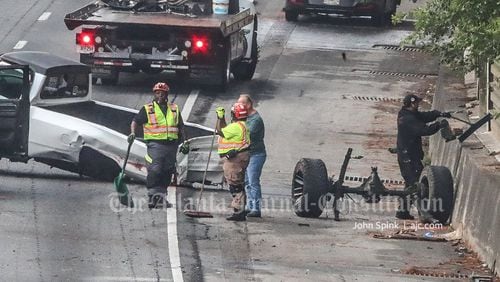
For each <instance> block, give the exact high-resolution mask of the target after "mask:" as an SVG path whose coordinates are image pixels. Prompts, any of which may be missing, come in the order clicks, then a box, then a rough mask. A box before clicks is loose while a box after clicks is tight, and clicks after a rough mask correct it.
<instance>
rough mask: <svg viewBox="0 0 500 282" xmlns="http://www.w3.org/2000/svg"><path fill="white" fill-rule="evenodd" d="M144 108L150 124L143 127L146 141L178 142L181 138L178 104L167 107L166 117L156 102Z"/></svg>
mask: <svg viewBox="0 0 500 282" xmlns="http://www.w3.org/2000/svg"><path fill="white" fill-rule="evenodd" d="M144 108H145V110H146V114H147V116H148V123H145V124H144V125H143V126H142V127H143V130H144V140H177V139H178V138H179V127H178V125H179V114H178V110H179V109H178V107H177V105H176V104H173V103H171V104H168V105H167V114H166V115H164V114H163V112H162V110H161V108H160V105H158V103H156V102H153V103H149V104H146V105H144Z"/></svg>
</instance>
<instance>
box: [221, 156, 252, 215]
mask: <svg viewBox="0 0 500 282" xmlns="http://www.w3.org/2000/svg"><path fill="white" fill-rule="evenodd" d="M249 159H250V154H249V153H248V151H245V152H240V153H238V154H237V155H236V156H235V157H233V158H231V159H226V158H223V161H224V163H223V166H222V168H223V169H224V178H225V179H226V182H227V184H228V185H229V191H230V192H231V195H232V197H233V201H232V202H231V207H232V208H233V209H234V213H241V212H244V211H245V204H246V193H245V170H246V169H247V166H248V162H249Z"/></svg>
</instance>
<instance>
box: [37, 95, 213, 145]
mask: <svg viewBox="0 0 500 282" xmlns="http://www.w3.org/2000/svg"><path fill="white" fill-rule="evenodd" d="M41 108H45V109H47V110H50V111H54V112H57V113H61V114H65V115H69V116H72V117H75V118H79V119H82V120H85V121H87V122H91V123H95V124H98V125H102V126H104V127H107V128H109V129H112V130H114V131H117V132H119V133H121V134H124V135H128V134H130V122H131V121H132V119H133V118H134V116H135V115H136V113H137V112H138V110H131V109H125V108H122V107H120V106H115V105H111V104H107V103H103V102H98V101H85V102H80V103H72V104H60V105H53V106H43V107H41ZM137 129H138V130H137V131H138V132H137V137H139V138H142V137H143V133H142V128H140V127H139V128H137ZM185 130H186V134H187V136H188V137H189V138H194V137H201V136H207V135H211V132H210V131H208V130H207V129H203V128H201V127H196V126H194V125H192V124H190V123H187V124H186V127H185Z"/></svg>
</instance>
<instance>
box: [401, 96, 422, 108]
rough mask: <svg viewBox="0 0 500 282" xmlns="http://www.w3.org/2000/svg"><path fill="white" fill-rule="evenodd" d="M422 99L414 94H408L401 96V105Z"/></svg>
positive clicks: (407, 104)
mask: <svg viewBox="0 0 500 282" xmlns="http://www.w3.org/2000/svg"><path fill="white" fill-rule="evenodd" d="M420 101H422V98H420V97H418V96H417V95H415V94H408V95H406V96H405V97H404V98H403V105H404V106H406V107H407V106H409V105H410V104H411V103H413V102H420Z"/></svg>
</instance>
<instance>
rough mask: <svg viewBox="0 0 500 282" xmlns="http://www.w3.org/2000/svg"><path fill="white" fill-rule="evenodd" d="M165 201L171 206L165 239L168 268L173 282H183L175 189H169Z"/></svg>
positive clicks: (168, 212)
mask: <svg viewBox="0 0 500 282" xmlns="http://www.w3.org/2000/svg"><path fill="white" fill-rule="evenodd" d="M169 190H170V191H169V193H168V196H167V200H168V202H169V203H171V204H172V207H171V208H169V209H168V211H167V233H168V234H167V239H168V256H169V257H170V268H171V270H172V278H173V279H174V282H183V281H184V278H183V277H182V269H181V256H180V253H179V240H178V237H177V203H176V200H177V199H176V198H177V195H176V188H175V187H172V186H171V187H169Z"/></svg>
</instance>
